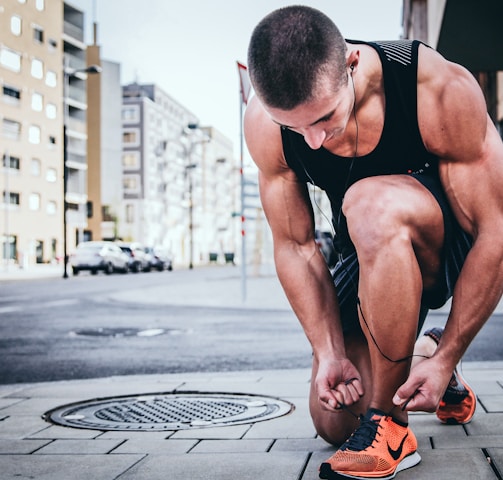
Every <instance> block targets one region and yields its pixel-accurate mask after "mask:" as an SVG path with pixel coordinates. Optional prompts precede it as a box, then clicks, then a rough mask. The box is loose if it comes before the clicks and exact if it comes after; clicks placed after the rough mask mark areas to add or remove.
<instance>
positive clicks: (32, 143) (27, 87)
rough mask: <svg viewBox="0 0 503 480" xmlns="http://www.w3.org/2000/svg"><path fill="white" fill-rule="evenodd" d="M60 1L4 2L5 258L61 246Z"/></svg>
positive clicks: (43, 253)
mask: <svg viewBox="0 0 503 480" xmlns="http://www.w3.org/2000/svg"><path fill="white" fill-rule="evenodd" d="M62 32H63V3H62V2H61V1H47V0H45V1H44V0H11V1H9V2H2V5H1V6H0V87H1V89H2V99H1V108H0V121H1V125H2V126H1V132H0V152H1V155H2V165H1V180H0V182H2V188H1V192H2V196H1V204H0V206H1V208H0V225H1V227H0V232H1V233H0V238H1V239H2V246H3V249H2V253H3V255H2V257H3V260H4V262H7V261H9V262H14V261H17V262H19V263H20V265H21V266H23V265H27V264H29V263H35V262H47V261H50V260H52V259H55V258H56V257H57V256H58V255H61V252H62V245H61V240H62V220H61V219H62V215H63V210H62V208H63V171H62V161H61V159H62V149H63V136H62V131H63V123H62V105H61V91H62V70H61V66H62V64H63V61H62V51H63V49H62V41H63V40H62Z"/></svg>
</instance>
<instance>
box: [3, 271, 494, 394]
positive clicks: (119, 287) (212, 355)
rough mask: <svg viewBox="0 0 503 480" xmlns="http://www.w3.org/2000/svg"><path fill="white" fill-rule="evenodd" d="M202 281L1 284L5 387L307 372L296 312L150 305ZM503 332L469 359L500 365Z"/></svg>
mask: <svg viewBox="0 0 503 480" xmlns="http://www.w3.org/2000/svg"><path fill="white" fill-rule="evenodd" d="M224 268H225V267H224ZM229 268H232V267H229ZM212 272H215V273H214V274H215V275H221V274H222V273H221V271H220V270H219V269H213V270H211V269H210V270H207V271H205V273H204V275H205V279H207V280H205V281H208V282H211V281H212V279H211V275H212V274H213V273H212ZM195 275H201V273H200V272H198V271H197V270H194V271H188V270H180V271H176V270H175V271H173V272H150V273H140V274H136V275H134V274H128V275H112V276H105V275H101V274H100V275H97V276H91V275H87V274H82V275H79V276H78V277H73V278H70V279H67V280H64V279H60V278H53V279H44V280H42V279H39V280H23V281H18V282H13V283H9V282H8V283H1V284H0V359H1V361H0V383H1V384H10V383H25V382H38V381H53V380H65V379H82V378H97V377H106V376H110V375H130V374H150V373H174V372H197V371H200V372H207V371H229V370H234V371H239V370H252V369H253V370H256V369H269V368H304V367H309V366H310V364H311V350H310V348H309V345H308V343H307V341H306V339H305V337H304V334H303V332H302V329H301V327H300V326H299V324H298V322H297V320H296V319H295V317H294V315H293V313H291V312H290V311H286V310H273V309H269V310H268V309H264V310H256V309H246V308H220V307H206V308H202V307H192V306H185V305H162V304H159V303H153V304H149V303H148V295H149V290H151V289H152V288H154V287H155V288H156V289H158V288H159V286H165V287H166V289H169V288H173V286H175V285H176V284H177V282H190V281H191V279H193V278H194V276H195ZM235 275H237V274H235ZM236 281H239V280H236ZM133 290H134V291H135V292H138V290H141V291H142V292H144V295H145V298H144V299H143V300H144V301H142V302H141V303H134V302H132V301H129V300H128V299H127V295H122V296H121V298H125V300H121V301H117V300H111V297H112V296H113V294H115V293H117V292H128V291H133ZM135 298H137V297H135ZM443 322H445V315H444V314H438V313H437V314H436V313H432V314H430V316H429V317H428V319H427V325H436V324H442V323H443ZM502 334H503V316H502V315H499V314H496V315H493V317H492V318H491V319H490V320H489V321H488V323H487V324H486V326H485V327H484V329H483V330H482V331H481V332H480V334H479V335H478V337H477V338H476V339H475V341H474V342H473V343H472V345H471V346H470V348H469V350H468V352H467V354H466V355H465V360H468V361H471V360H477V361H479V360H503V351H502V349H501V347H500V344H499V341H500V340H499V339H500V338H502Z"/></svg>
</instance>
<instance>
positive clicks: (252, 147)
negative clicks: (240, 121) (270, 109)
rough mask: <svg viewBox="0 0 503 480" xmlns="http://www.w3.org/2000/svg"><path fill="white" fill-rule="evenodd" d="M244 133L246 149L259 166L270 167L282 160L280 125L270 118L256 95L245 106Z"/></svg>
mask: <svg viewBox="0 0 503 480" xmlns="http://www.w3.org/2000/svg"><path fill="white" fill-rule="evenodd" d="M244 134H245V139H246V144H247V147H248V151H249V152H250V155H251V157H252V158H253V160H254V161H255V163H256V164H257V165H258V167H259V168H261V169H262V167H263V168H270V167H272V166H273V165H274V164H275V163H277V164H278V165H279V164H280V163H281V162H282V161H283V158H284V157H283V143H282V140H281V130H280V126H279V125H277V124H275V123H274V122H273V121H272V120H271V118H270V117H269V115H268V113H267V112H266V111H265V109H264V107H263V106H262V104H261V103H260V101H259V99H258V98H257V97H253V98H252V99H251V100H250V102H249V104H248V106H247V107H246V111H245V117H244Z"/></svg>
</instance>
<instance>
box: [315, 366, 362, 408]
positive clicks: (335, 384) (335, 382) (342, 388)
mask: <svg viewBox="0 0 503 480" xmlns="http://www.w3.org/2000/svg"><path fill="white" fill-rule="evenodd" d="M315 387H316V391H317V393H318V401H319V402H320V403H321V405H322V407H323V408H324V409H326V410H329V411H332V412H338V411H341V409H342V408H343V406H344V407H349V406H350V405H353V404H354V403H356V402H357V401H358V400H359V399H360V398H361V397H362V396H363V393H364V392H363V385H362V381H361V376H360V373H359V372H358V370H357V369H356V368H355V366H354V365H353V364H352V363H351V362H350V361H349V360H348V359H347V358H346V359H343V360H321V359H320V361H319V366H318V374H317V375H316V378H315Z"/></svg>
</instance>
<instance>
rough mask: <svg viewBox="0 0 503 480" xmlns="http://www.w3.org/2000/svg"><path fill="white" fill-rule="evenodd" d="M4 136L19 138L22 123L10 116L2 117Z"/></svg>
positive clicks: (13, 138)
mask: <svg viewBox="0 0 503 480" xmlns="http://www.w3.org/2000/svg"><path fill="white" fill-rule="evenodd" d="M2 136H4V137H5V138H10V139H12V140H19V138H20V136H21V124H20V123H19V122H16V121H15V120H9V119H8V118H3V119H2Z"/></svg>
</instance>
